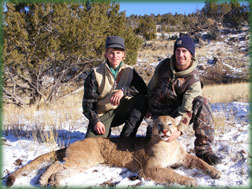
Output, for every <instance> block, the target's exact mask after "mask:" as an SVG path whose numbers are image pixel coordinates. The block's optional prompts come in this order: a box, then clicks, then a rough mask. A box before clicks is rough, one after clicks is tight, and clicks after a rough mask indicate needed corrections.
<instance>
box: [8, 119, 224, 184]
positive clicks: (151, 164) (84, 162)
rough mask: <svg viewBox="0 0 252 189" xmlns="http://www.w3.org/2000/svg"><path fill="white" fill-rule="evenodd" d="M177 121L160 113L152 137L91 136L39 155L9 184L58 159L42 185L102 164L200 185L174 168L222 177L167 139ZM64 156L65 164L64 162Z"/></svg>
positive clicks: (161, 180) (11, 177)
mask: <svg viewBox="0 0 252 189" xmlns="http://www.w3.org/2000/svg"><path fill="white" fill-rule="evenodd" d="M175 121H176V120H174V119H173V118H171V117H169V116H160V117H159V118H158V119H156V120H155V121H154V122H153V126H152V127H153V129H152V136H151V138H147V137H137V138H133V139H125V138H110V139H104V138H98V139H97V138H87V139H84V140H82V141H77V142H75V143H73V144H71V145H70V146H69V147H68V148H67V149H66V150H64V149H63V150H61V151H60V150H58V151H56V152H50V153H47V154H44V155H41V156H39V157H38V158H36V159H35V160H33V161H32V162H31V163H29V164H27V165H26V166H24V167H22V168H20V169H18V170H16V171H15V172H14V173H13V174H11V175H9V176H8V178H7V182H6V184H7V185H8V186H11V185H13V184H14V182H15V179H16V177H18V176H19V175H21V174H23V173H24V172H25V171H30V170H33V169H36V168H37V167H38V165H39V164H41V163H42V162H43V161H49V160H52V159H55V161H54V163H53V164H52V165H51V166H50V167H49V168H48V169H47V170H46V171H45V173H44V174H43V175H42V176H41V178H40V184H41V185H42V186H45V185H48V184H51V185H59V184H60V181H61V180H62V179H64V178H67V177H71V176H73V175H74V174H77V173H79V172H81V171H83V170H85V169H88V168H90V167H92V166H94V165H97V164H101V163H106V164H109V165H113V166H117V167H125V168H128V169H129V170H131V171H132V172H137V173H138V174H139V176H140V177H144V178H146V179H151V180H154V181H155V182H157V183H163V184H169V183H178V184H181V185H186V186H196V185H197V181H196V180H195V179H193V178H190V177H186V176H182V175H180V174H178V173H176V172H175V171H174V170H173V169H172V167H178V166H183V167H185V168H197V169H199V170H201V171H202V172H204V173H205V174H208V175H209V176H211V177H212V178H220V172H219V171H218V170H217V169H215V168H214V167H212V166H210V165H208V164H207V163H206V162H204V161H203V160H201V159H199V158H197V157H196V156H193V155H190V154H188V153H187V152H186V151H185V150H184V149H183V148H182V147H181V145H180V144H179V142H178V141H176V140H174V141H172V142H167V141H166V140H167V138H168V137H169V136H170V135H171V133H172V132H174V131H176V130H177V126H176V123H175ZM165 133H166V134H165ZM63 157H64V158H63ZM62 158H63V160H64V162H63V163H62V162H60V161H62ZM49 181H50V182H49ZM48 182H49V183H48Z"/></svg>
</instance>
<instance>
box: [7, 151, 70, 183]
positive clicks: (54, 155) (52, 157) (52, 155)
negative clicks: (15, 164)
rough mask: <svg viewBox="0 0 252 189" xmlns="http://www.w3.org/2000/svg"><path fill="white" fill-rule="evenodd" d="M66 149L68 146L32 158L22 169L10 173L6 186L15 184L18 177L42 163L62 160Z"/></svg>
mask: <svg viewBox="0 0 252 189" xmlns="http://www.w3.org/2000/svg"><path fill="white" fill-rule="evenodd" d="M65 151H66V148H63V149H59V150H56V151H52V152H48V153H46V154H42V155H40V156H38V157H37V158H36V159H34V160H32V161H31V162H30V163H28V164H27V165H25V166H23V167H21V168H20V169H17V170H16V171H15V172H13V173H12V174H10V175H9V176H8V177H7V181H6V186H8V187H10V186H12V185H13V184H14V182H15V180H16V178H17V177H18V176H20V175H22V174H24V173H28V172H30V171H32V170H34V169H37V168H38V167H39V165H41V164H42V163H44V162H51V163H53V162H55V161H57V160H59V161H62V160H63V158H64V157H65Z"/></svg>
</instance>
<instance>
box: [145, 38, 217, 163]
mask: <svg viewBox="0 0 252 189" xmlns="http://www.w3.org/2000/svg"><path fill="white" fill-rule="evenodd" d="M196 67H197V62H196V60H195V46H194V42H193V40H192V38H190V37H189V36H183V37H180V38H178V39H177V40H176V41H175V43H174V52H173V55H172V56H171V58H166V59H164V60H162V61H161V62H160V63H159V64H158V66H157V67H156V69H155V72H154V75H153V77H152V78H151V80H150V82H149V84H148V87H147V88H148V99H149V112H148V113H147V117H149V116H150V117H152V118H156V117H158V116H160V115H170V116H172V117H177V116H180V117H181V118H182V119H181V122H180V124H179V125H178V131H177V132H176V133H174V134H173V135H172V136H170V137H169V139H168V141H172V140H174V139H176V138H178V137H179V136H180V135H182V134H183V133H184V132H186V129H187V127H188V125H189V124H191V123H193V129H194V131H195V136H196V140H195V142H194V145H195V153H196V155H197V156H198V157H200V158H201V159H203V160H205V161H206V162H207V163H209V164H211V165H214V164H218V163H220V162H221V159H220V158H219V157H218V156H216V155H215V154H214V153H213V151H212V148H211V146H210V145H211V143H212V142H213V135H214V123H213V117H212V114H211V109H210V106H209V103H208V101H207V99H205V98H203V97H202V96H201V88H202V84H201V82H200V79H199V75H198V72H197V70H196ZM147 131H150V128H149V129H148V130H147Z"/></svg>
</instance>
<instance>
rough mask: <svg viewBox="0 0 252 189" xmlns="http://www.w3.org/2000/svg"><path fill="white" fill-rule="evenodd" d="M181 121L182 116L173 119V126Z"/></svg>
mask: <svg viewBox="0 0 252 189" xmlns="http://www.w3.org/2000/svg"><path fill="white" fill-rule="evenodd" d="M181 119H182V116H178V117H175V119H174V120H175V124H176V125H178V124H179V123H180V121H181Z"/></svg>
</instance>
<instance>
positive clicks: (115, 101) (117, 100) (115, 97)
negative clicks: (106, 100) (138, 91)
mask: <svg viewBox="0 0 252 189" xmlns="http://www.w3.org/2000/svg"><path fill="white" fill-rule="evenodd" d="M123 95H124V94H123V91H122V90H121V89H119V90H118V91H116V92H115V93H114V94H113V96H112V97H111V99H110V102H111V104H113V105H119V104H120V100H121V98H122V97H123Z"/></svg>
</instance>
